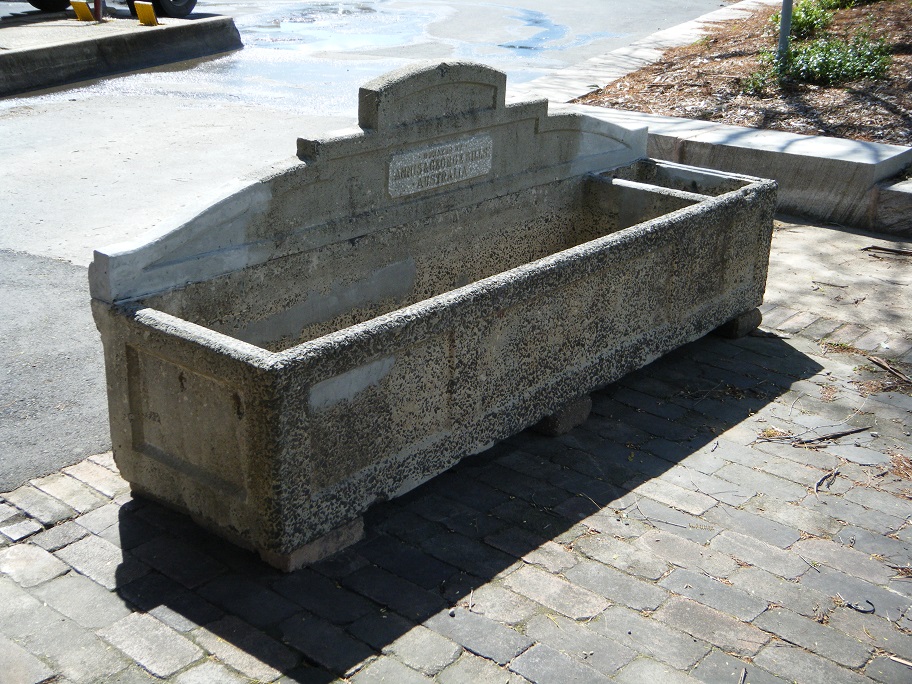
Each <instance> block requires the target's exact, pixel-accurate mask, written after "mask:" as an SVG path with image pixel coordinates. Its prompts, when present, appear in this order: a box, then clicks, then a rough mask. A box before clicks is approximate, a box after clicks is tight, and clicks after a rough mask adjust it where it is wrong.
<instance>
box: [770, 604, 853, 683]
mask: <svg viewBox="0 0 912 684" xmlns="http://www.w3.org/2000/svg"><path fill="white" fill-rule="evenodd" d="M754 624H755V625H756V626H757V627H759V628H760V629H763V630H766V631H767V632H772V633H773V634H775V635H776V636H778V637H781V638H782V639H784V640H785V641H788V642H790V643H793V644H797V645H798V646H803V647H804V648H806V649H807V650H809V651H811V652H812V653H816V654H817V655H821V656H823V657H824V658H827V659H828V660H832V661H834V662H837V663H839V664H840V665H845V666H846V667H850V668H859V667H861V666H862V665H864V664H865V663H866V662H867V661H868V657H869V656H870V654H871V648H869V647H865V646H863V645H862V644H860V643H858V641H856V640H855V639H852V638H850V637H847V636H845V635H844V634H842V633H841V632H838V631H836V630H835V629H833V628H831V627H827V626H826V625H821V624H820V623H818V622H816V621H815V620H811V619H808V618H806V617H802V616H800V615H798V614H797V613H793V612H792V611H790V610H786V609H785V608H770V609H769V610H768V611H766V612H765V613H763V615H761V616H760V617H758V618H757V619H756V620H754Z"/></svg>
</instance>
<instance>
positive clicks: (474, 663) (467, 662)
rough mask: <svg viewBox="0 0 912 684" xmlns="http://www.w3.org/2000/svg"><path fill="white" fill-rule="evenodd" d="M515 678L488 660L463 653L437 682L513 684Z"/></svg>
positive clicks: (441, 683)
mask: <svg viewBox="0 0 912 684" xmlns="http://www.w3.org/2000/svg"><path fill="white" fill-rule="evenodd" d="M514 677H515V675H511V674H510V672H508V671H507V670H506V669H503V668H500V667H497V665H495V664H494V663H492V662H491V661H490V660H487V659H486V658H479V657H478V656H477V655H474V654H472V653H463V654H462V657H461V658H460V659H459V660H457V661H456V662H455V663H453V664H452V665H450V666H449V667H448V668H447V669H445V670H444V671H443V672H441V673H440V674H439V675H437V681H438V682H440V684H464V682H472V684H511V683H512V682H513V681H514Z"/></svg>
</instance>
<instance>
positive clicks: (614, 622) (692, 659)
mask: <svg viewBox="0 0 912 684" xmlns="http://www.w3.org/2000/svg"><path fill="white" fill-rule="evenodd" d="M589 627H590V628H591V629H593V630H595V631H596V632H598V633H599V634H603V635H604V636H606V637H608V638H610V639H615V640H617V641H619V642H620V643H621V644H623V645H624V646H627V647H628V648H631V649H633V650H635V651H637V652H639V653H644V654H646V655H649V656H650V657H652V658H656V659H658V660H661V661H662V662H663V663H668V664H669V665H671V666H672V667H674V668H677V669H687V668H690V667H692V666H693V665H694V664H695V663H696V662H697V661H698V660H700V658H702V657H703V656H704V655H706V654H707V653H709V650H710V645H709V644H708V643H706V642H705V641H703V640H702V639H695V638H694V637H692V636H690V635H689V634H685V633H684V632H681V631H679V630H678V629H675V628H673V627H669V626H668V625H665V624H663V623H661V622H659V621H657V620H654V619H652V618H647V617H643V616H642V615H640V613H638V612H636V611H633V610H630V609H628V608H621V607H612V608H609V609H608V610H606V611H605V612H604V613H602V614H601V615H600V616H599V617H598V618H597V619H595V620H593V621H592V622H591V623H589Z"/></svg>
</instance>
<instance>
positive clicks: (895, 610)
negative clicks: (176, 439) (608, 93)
mask: <svg viewBox="0 0 912 684" xmlns="http://www.w3.org/2000/svg"><path fill="white" fill-rule="evenodd" d="M858 240H863V241H865V242H866V244H867V243H869V244H875V245H881V246H884V245H889V244H892V245H894V246H896V245H897V243H888V242H886V241H884V240H883V239H882V238H874V237H872V236H867V235H864V234H857V233H851V234H849V233H842V232H839V231H833V230H828V229H823V228H819V227H815V226H797V225H783V226H781V227H780V230H779V231H778V232H777V236H776V241H775V249H774V255H773V268H772V270H771V273H772V278H771V281H770V290H769V295H768V301H769V303H768V304H767V305H766V307H765V308H766V309H767V321H766V324H765V325H766V327H767V328H768V329H770V330H773V331H774V332H771V333H768V334H767V335H762V336H750V337H746V338H744V339H741V340H736V341H729V340H723V339H720V338H715V337H707V338H704V339H702V340H699V341H696V342H694V343H692V344H689V345H687V346H685V347H684V348H682V349H680V350H678V351H677V352H674V353H672V354H670V355H668V356H667V357H665V358H663V359H661V360H659V361H657V362H655V363H653V364H652V365H650V366H649V367H647V368H644V369H642V370H641V371H639V372H636V373H633V374H631V375H629V376H628V377H626V378H624V379H623V380H621V381H620V382H618V383H616V384H614V385H611V386H609V387H607V388H606V389H604V390H603V391H601V392H598V393H597V394H596V395H595V396H594V405H595V406H594V411H593V414H592V416H591V417H590V419H589V420H588V421H587V422H586V423H585V425H583V426H582V427H580V428H577V429H576V430H574V431H573V432H571V433H570V434H568V435H565V436H563V437H558V438H548V437H543V436H539V435H537V434H535V433H533V432H529V431H527V432H524V433H521V434H519V435H516V436H515V437H513V438H511V439H509V440H507V441H505V442H503V443H501V444H499V445H497V446H496V447H495V448H493V449H491V450H489V451H487V452H485V453H483V454H480V455H478V456H475V457H472V458H469V459H466V460H464V461H463V462H462V463H461V464H460V465H459V466H457V467H456V468H454V469H452V470H451V471H449V472H447V473H446V474H444V475H442V476H440V477H438V478H436V479H434V480H432V481H431V482H430V483H428V484H427V485H425V486H423V487H421V488H419V489H418V490H416V491H414V492H412V493H411V494H409V495H407V496H406V497H404V498H401V499H397V500H395V501H393V502H389V503H386V504H383V505H378V506H376V507H374V508H373V509H372V510H371V511H370V512H369V513H368V515H367V525H366V527H367V538H366V539H365V541H363V542H362V543H360V544H358V545H356V546H354V547H352V548H350V549H349V550H347V551H345V552H343V553H342V554H340V555H338V556H336V557H334V558H332V559H330V560H327V561H324V562H322V563H320V564H319V565H317V566H315V567H312V568H309V569H305V570H301V571H299V572H296V573H292V574H287V575H283V574H281V573H278V572H276V571H274V570H272V569H271V568H269V567H267V566H266V565H264V564H262V563H261V562H259V561H258V560H257V559H256V558H255V557H254V556H252V555H250V554H248V553H246V552H244V551H240V550H238V549H236V548H234V547H233V546H231V545H229V544H227V543H225V542H222V541H220V540H219V539H216V538H214V537H212V536H210V535H208V534H207V533H205V532H203V531H201V530H200V529H198V528H197V527H195V526H194V525H193V524H192V523H191V522H190V521H189V520H187V519H186V518H184V517H182V516H180V515H177V514H174V513H171V512H169V511H167V510H165V509H163V508H161V507H159V506H158V505H155V504H152V503H149V502H145V501H142V500H140V499H133V498H131V496H130V493H129V490H128V486H127V484H126V483H125V482H124V481H123V480H122V479H120V477H119V476H118V474H117V471H116V467H115V465H114V462H113V459H112V457H111V455H110V454H101V455H97V456H93V457H91V458H89V459H87V460H85V461H83V462H81V463H79V464H77V465H74V466H72V467H68V468H65V469H64V470H63V471H62V472H59V473H56V474H53V475H50V476H48V477H44V478H41V479H38V480H34V481H32V482H31V483H29V484H28V485H26V486H23V487H21V488H19V489H17V490H15V491H13V492H9V493H6V494H3V495H2V503H0V533H2V535H0V536H2V541H0V682H4V683H7V682H15V683H17V684H18V683H26V684H31V683H34V682H44V681H58V682H74V683H81V682H118V683H123V684H128V683H133V682H149V681H160V680H162V679H164V680H167V681H168V682H174V683H175V684H178V683H179V684H195V683H200V682H219V683H221V682H228V683H232V682H247V681H250V680H254V681H264V682H265V681H280V682H329V681H334V680H336V679H337V678H338V679H348V680H350V681H351V682H353V683H355V684H368V683H371V682H392V683H395V684H411V683H412V682H415V683H417V682H427V681H430V680H431V679H436V680H437V681H439V682H442V683H444V684H450V683H453V682H471V683H472V684H484V683H487V682H512V683H516V682H525V681H530V682H535V683H545V682H556V683H560V684H568V683H573V682H604V681H616V682H645V681H654V682H663V683H665V682H671V683H678V682H696V681H703V682H731V683H733V684H737V683H738V682H744V681H747V682H753V683H755V684H763V683H766V682H783V681H785V682H802V683H814V682H825V683H827V684H833V683H841V682H868V681H876V682H888V683H892V682H897V683H898V682H909V681H912V608H910V606H912V569H909V568H910V565H912V522H910V516H912V480H910V477H912V463H910V461H909V460H907V459H908V457H910V456H912V436H910V434H912V396H910V393H912V387H910V386H909V385H902V384H901V380H900V378H899V377H898V376H897V375H895V374H891V373H890V372H889V371H887V370H885V369H883V368H882V367H881V366H877V365H875V363H874V362H872V361H871V360H870V359H869V358H867V357H866V356H867V355H871V356H877V357H879V358H882V359H883V360H885V361H886V365H887V366H889V367H892V368H894V369H895V370H898V371H899V372H900V373H902V372H903V370H905V372H906V373H909V372H910V366H909V365H905V364H908V363H909V362H910V361H912V356H910V355H912V351H910V350H912V341H910V340H909V339H907V338H904V337H903V336H902V334H901V331H906V335H907V336H909V331H912V315H910V314H909V311H908V308H909V306H910V304H909V302H910V301H912V297H910V296H909V292H910V288H909V287H908V286H909V278H910V272H912V268H910V264H912V261H910V259H909V258H908V257H903V256H901V255H896V254H891V253H889V252H881V253H879V256H876V257H875V256H872V255H871V254H870V252H860V248H859V247H858ZM802 245H803V246H802ZM824 245H825V247H826V249H823V248H822V246H824ZM905 246H906V248H908V246H909V244H908V243H905ZM827 259H835V262H836V263H838V264H842V266H841V267H840V268H841V269H842V270H839V269H831V270H833V272H827V268H828V267H827V266H826V264H825V263H824V261H826V260H827ZM859 259H860V260H861V261H860V262H859V261H858V260H859ZM903 259H905V261H903ZM848 264H855V265H856V266H857V267H858V268H860V269H861V270H862V271H864V272H865V273H868V274H869V275H871V274H873V275H871V278H869V280H870V283H875V281H877V282H880V285H875V284H872V285H871V286H870V287H868V290H867V291H866V293H865V295H864V297H865V303H864V306H865V307H867V308H866V309H865V312H864V314H863V316H862V315H861V314H858V311H859V307H861V306H862V303H857V304H849V303H847V302H846V301H843V300H844V299H845V297H846V296H850V295H852V293H851V292H847V293H846V294H844V295H842V297H843V299H836V297H839V296H840V292H841V291H842V290H848V289H850V288H855V287H856V286H858V287H860V286H861V283H862V280H863V279H854V276H853V279H852V280H851V281H850V282H837V281H835V280H834V277H835V276H834V273H842V274H843V275H845V274H847V273H849V271H848V270H846V269H848V268H849V266H848ZM821 283H824V284H821ZM825 283H829V285H826V284H825ZM870 283H869V284H870ZM884 283H886V285H885V284H884ZM887 285H889V286H887ZM843 286H844V287H843ZM815 287H816V288H817V289H814V288H815ZM801 293H803V294H801ZM808 293H814V295H813V296H811V295H809V294H808ZM799 295H801V296H799ZM805 295H807V296H805ZM814 296H816V297H819V299H814ZM856 298H857V297H856ZM903 298H905V299H903ZM799 302H800V306H799V305H798V304H797V303H799ZM840 307H844V308H840ZM878 310H879V311H880V312H881V313H880V314H879V315H878V314H877V311H878ZM840 312H842V313H840ZM837 316H842V318H838V317H837ZM859 316H861V317H859ZM878 316H879V317H878ZM880 323H883V325H882V326H881V325H880ZM777 330H778V331H777ZM897 331H900V332H899V333H897ZM822 336H829V339H830V340H831V342H830V343H829V344H821V343H820V342H818V341H817V340H818V338H820V337H822ZM825 341H826V340H825ZM855 429H857V431H856V432H853V433H851V434H845V436H842V437H834V438H832V439H831V440H827V439H824V438H825V437H826V436H827V435H833V434H834V433H848V432H849V431H850V430H855ZM745 671H746V677H745V676H744V674H743V673H744V672H745ZM156 678H157V679H156Z"/></svg>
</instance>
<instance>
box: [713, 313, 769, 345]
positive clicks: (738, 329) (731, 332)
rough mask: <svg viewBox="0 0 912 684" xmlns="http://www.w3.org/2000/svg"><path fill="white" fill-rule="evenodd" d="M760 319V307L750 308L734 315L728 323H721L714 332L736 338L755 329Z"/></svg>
mask: <svg viewBox="0 0 912 684" xmlns="http://www.w3.org/2000/svg"><path fill="white" fill-rule="evenodd" d="M762 320H763V314H761V313H760V309H751V310H750V311H745V312H744V313H742V314H739V315H737V316H735V317H734V318H733V319H731V320H730V321H729V322H728V323H723V324H722V325H720V326H719V327H718V328H716V330H715V332H716V334H717V335H719V336H721V337H727V338H729V339H730V340H736V339H738V338H739V337H744V336H746V335H749V334H750V333H752V332H753V331H754V330H756V329H757V326H759V325H760V322H761V321H762Z"/></svg>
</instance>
